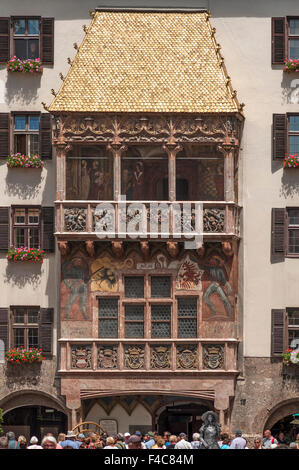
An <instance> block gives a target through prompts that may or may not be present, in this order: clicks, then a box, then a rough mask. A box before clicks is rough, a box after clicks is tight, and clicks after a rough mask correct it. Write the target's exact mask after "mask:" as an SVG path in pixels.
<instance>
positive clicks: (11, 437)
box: [6, 431, 20, 449]
mask: <svg viewBox="0 0 299 470" xmlns="http://www.w3.org/2000/svg"><path fill="white" fill-rule="evenodd" d="M6 437H7V439H8V449H19V448H20V444H19V442H18V441H17V440H16V436H15V433H14V432H12V431H9V432H8V433H6Z"/></svg>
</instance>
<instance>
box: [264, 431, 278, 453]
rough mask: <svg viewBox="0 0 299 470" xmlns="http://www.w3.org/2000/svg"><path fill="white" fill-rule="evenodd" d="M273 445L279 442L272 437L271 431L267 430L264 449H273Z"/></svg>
mask: <svg viewBox="0 0 299 470" xmlns="http://www.w3.org/2000/svg"><path fill="white" fill-rule="evenodd" d="M272 444H276V445H277V444H278V442H277V440H276V439H275V438H274V437H273V436H272V435H271V431H270V429H266V431H265V432H264V439H263V443H262V447H263V449H271V445H272Z"/></svg>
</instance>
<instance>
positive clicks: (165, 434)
mask: <svg viewBox="0 0 299 470" xmlns="http://www.w3.org/2000/svg"><path fill="white" fill-rule="evenodd" d="M169 438H170V432H168V431H165V432H164V434H163V439H164V441H165V446H166V448H167V447H168V446H170V441H169Z"/></svg>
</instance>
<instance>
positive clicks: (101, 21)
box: [49, 11, 238, 113]
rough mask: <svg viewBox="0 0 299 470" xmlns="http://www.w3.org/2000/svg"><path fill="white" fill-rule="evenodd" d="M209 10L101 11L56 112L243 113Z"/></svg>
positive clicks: (57, 100)
mask: <svg viewBox="0 0 299 470" xmlns="http://www.w3.org/2000/svg"><path fill="white" fill-rule="evenodd" d="M226 82H227V78H226V74H225V69H223V67H222V66H221V65H219V54H218V53H217V50H216V42H215V39H214V37H213V34H212V30H211V26H210V23H209V20H208V17H207V14H206V13H179V12H168V13H167V12H119V11H114V12H113V11H112V12H111V11H98V12H96V14H95V16H94V17H93V19H92V21H91V24H90V26H89V28H88V31H87V33H86V36H85V38H84V39H83V42H82V44H81V46H80V48H79V50H78V52H77V55H76V57H75V60H74V62H73V63H72V65H71V67H70V70H69V72H68V74H67V76H66V78H65V80H64V82H63V84H62V86H61V88H60V90H59V92H58V94H57V96H56V97H55V98H54V100H53V102H52V104H51V106H50V107H49V110H50V112H51V111H53V112H54V111H74V112H171V113H173V112H174V113H175V112H201V113H205V112H209V113H211V112H237V111H238V104H237V101H236V99H235V98H233V96H232V89H231V87H230V86H227V85H226Z"/></svg>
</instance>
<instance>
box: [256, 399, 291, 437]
mask: <svg viewBox="0 0 299 470" xmlns="http://www.w3.org/2000/svg"><path fill="white" fill-rule="evenodd" d="M265 429H270V430H271V432H272V435H273V436H277V435H278V434H279V432H280V431H282V432H284V434H285V435H286V436H287V440H289V441H293V440H295V437H296V434H298V433H299V399H298V398H295V399H289V400H285V401H283V402H281V403H278V404H277V405H276V406H275V407H274V408H273V409H272V410H271V411H270V415H269V417H268V419H267V421H266V423H265V425H264V430H265Z"/></svg>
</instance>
